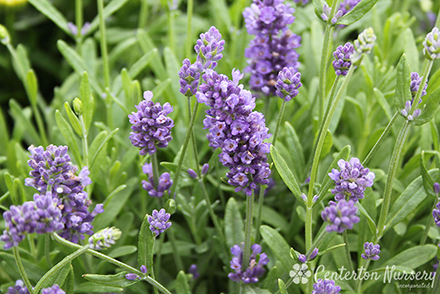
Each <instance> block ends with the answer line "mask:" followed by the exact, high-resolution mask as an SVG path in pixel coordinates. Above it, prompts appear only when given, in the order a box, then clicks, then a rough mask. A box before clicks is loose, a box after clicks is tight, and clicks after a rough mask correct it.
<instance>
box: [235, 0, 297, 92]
mask: <svg viewBox="0 0 440 294" xmlns="http://www.w3.org/2000/svg"><path fill="white" fill-rule="evenodd" d="M294 12H295V10H294V9H293V8H292V7H291V6H290V4H289V3H284V0H276V1H260V0H254V1H253V3H252V4H251V6H250V7H247V8H246V9H245V11H244V12H243V16H244V19H245V23H246V28H247V31H248V33H249V34H252V35H255V39H253V40H252V41H251V42H250V43H249V46H248V48H247V49H246V50H245V57H246V58H248V59H249V60H248V63H249V66H248V67H246V69H245V72H249V73H251V79H250V87H251V90H253V91H258V92H260V93H261V94H262V95H264V96H269V95H275V91H276V88H275V84H276V81H277V75H278V73H279V72H280V71H281V70H282V69H283V68H285V67H288V68H290V67H291V68H293V69H294V71H295V72H296V71H297V69H298V67H299V62H298V57H299V55H298V53H297V52H296V50H295V48H298V47H299V46H301V37H299V36H297V35H295V34H293V33H292V32H291V31H290V30H289V29H288V27H287V26H288V25H289V24H292V23H293V22H294V20H295V17H293V13H294Z"/></svg>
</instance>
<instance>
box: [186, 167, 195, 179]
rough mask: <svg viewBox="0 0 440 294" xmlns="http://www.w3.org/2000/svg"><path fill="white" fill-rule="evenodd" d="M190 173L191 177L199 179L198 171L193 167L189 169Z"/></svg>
mask: <svg viewBox="0 0 440 294" xmlns="http://www.w3.org/2000/svg"><path fill="white" fill-rule="evenodd" d="M188 174H189V176H190V177H191V178H193V179H197V173H196V172H195V171H194V170H193V169H190V168H189V169H188Z"/></svg>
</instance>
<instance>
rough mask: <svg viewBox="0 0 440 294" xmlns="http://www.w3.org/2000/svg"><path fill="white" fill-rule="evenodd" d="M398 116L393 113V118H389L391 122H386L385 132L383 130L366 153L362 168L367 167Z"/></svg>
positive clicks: (396, 113)
mask: <svg viewBox="0 0 440 294" xmlns="http://www.w3.org/2000/svg"><path fill="white" fill-rule="evenodd" d="M398 116H399V113H398V112H397V111H396V112H395V113H394V115H393V117H392V118H391V120H390V121H389V122H388V124H387V126H386V127H385V130H383V132H382V135H380V137H379V139H378V140H377V141H376V143H375V144H374V146H373V148H371V150H370V152H368V154H367V156H366V157H365V159H364V160H363V161H362V165H364V166H365V165H367V164H368V163H369V162H370V160H371V158H372V157H373V156H374V154H376V152H377V150H378V149H379V147H380V146H381V145H382V143H383V142H384V140H385V138H386V137H387V136H388V133H389V132H390V131H391V129H392V128H393V125H394V122H395V121H396V119H397V117H398Z"/></svg>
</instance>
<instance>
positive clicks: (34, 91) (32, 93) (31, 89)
mask: <svg viewBox="0 0 440 294" xmlns="http://www.w3.org/2000/svg"><path fill="white" fill-rule="evenodd" d="M26 93H27V95H28V98H29V101H30V103H31V104H32V105H34V106H35V105H37V95H38V82H37V77H36V76H35V72H34V71H33V70H32V69H31V70H29V71H28V72H27V74H26Z"/></svg>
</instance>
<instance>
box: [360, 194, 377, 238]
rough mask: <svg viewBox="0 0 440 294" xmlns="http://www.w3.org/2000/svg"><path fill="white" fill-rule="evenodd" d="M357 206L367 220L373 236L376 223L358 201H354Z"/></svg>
mask: <svg viewBox="0 0 440 294" xmlns="http://www.w3.org/2000/svg"><path fill="white" fill-rule="evenodd" d="M356 206H357V208H358V209H359V211H360V212H361V214H363V215H364V216H365V217H366V218H367V221H368V226H369V227H370V230H371V233H373V236H374V235H375V234H376V224H375V222H374V220H373V219H372V218H371V216H370V215H369V214H368V212H367V211H366V210H365V208H364V207H363V206H362V204H360V203H359V202H357V203H356Z"/></svg>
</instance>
